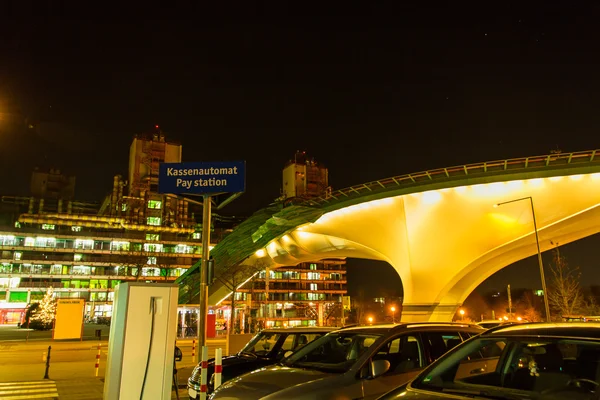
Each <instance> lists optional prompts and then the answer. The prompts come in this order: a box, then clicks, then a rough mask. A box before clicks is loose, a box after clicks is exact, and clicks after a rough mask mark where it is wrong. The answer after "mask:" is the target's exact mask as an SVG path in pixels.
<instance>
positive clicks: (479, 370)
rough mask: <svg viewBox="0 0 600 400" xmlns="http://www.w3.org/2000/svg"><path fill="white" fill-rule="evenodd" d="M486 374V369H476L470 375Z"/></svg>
mask: <svg viewBox="0 0 600 400" xmlns="http://www.w3.org/2000/svg"><path fill="white" fill-rule="evenodd" d="M484 372H485V368H475V369H473V370H471V372H470V374H471V375H473V374H482V373H484Z"/></svg>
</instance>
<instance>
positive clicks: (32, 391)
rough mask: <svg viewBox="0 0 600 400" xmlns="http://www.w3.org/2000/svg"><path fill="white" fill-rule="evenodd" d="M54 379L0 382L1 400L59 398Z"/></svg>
mask: <svg viewBox="0 0 600 400" xmlns="http://www.w3.org/2000/svg"><path fill="white" fill-rule="evenodd" d="M57 398H58V390H57V389H56V382H54V381H48V380H45V381H30V382H0V400H25V399H57Z"/></svg>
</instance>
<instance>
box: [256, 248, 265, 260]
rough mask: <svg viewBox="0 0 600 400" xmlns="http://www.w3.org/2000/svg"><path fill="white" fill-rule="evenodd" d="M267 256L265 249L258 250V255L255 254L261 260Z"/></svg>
mask: <svg viewBox="0 0 600 400" xmlns="http://www.w3.org/2000/svg"><path fill="white" fill-rule="evenodd" d="M266 254H267V253H266V252H265V249H258V250H256V253H254V255H255V256H256V257H260V258H262V257H264V256H265V255H266Z"/></svg>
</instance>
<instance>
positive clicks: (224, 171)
mask: <svg viewBox="0 0 600 400" xmlns="http://www.w3.org/2000/svg"><path fill="white" fill-rule="evenodd" d="M244 190H246V162H245V161H230V162H187V163H162V164H160V168H159V174H158V191H159V192H160V193H172V194H186V193H188V194H210V193H237V192H243V191H244Z"/></svg>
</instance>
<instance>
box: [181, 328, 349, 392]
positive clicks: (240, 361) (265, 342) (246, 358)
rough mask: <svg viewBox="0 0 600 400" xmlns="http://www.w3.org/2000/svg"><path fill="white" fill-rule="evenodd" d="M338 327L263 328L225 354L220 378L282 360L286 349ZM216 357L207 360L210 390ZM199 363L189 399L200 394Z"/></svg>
mask: <svg viewBox="0 0 600 400" xmlns="http://www.w3.org/2000/svg"><path fill="white" fill-rule="evenodd" d="M335 329H338V328H333V327H296V328H272V329H264V330H262V331H261V332H260V333H258V334H257V335H256V336H254V337H253V338H252V339H251V340H250V341H249V342H248V344H246V346H244V348H243V349H242V350H241V351H240V352H239V353H237V354H235V355H232V356H229V357H223V371H222V375H221V381H222V382H223V383H225V382H226V381H228V380H230V379H232V378H235V377H237V376H239V375H242V374H245V373H246V372H250V371H254V370H255V369H258V368H262V367H265V366H268V365H273V364H275V363H277V362H279V361H280V360H281V359H282V358H284V356H285V355H286V353H288V352H290V353H291V352H294V351H296V350H298V349H300V348H301V347H302V346H304V345H305V344H307V343H310V342H312V341H313V340H315V339H317V338H319V337H321V336H323V335H324V334H326V333H328V332H331V331H333V330H335ZM214 370H215V360H214V359H211V360H209V361H208V375H207V378H208V388H207V389H208V393H211V392H212V391H213V389H214V378H215V377H214ZM200 372H201V369H200V365H197V366H196V368H194V371H193V372H192V376H191V377H190V378H189V379H188V394H189V397H190V399H193V400H196V399H197V398H199V392H200Z"/></svg>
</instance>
